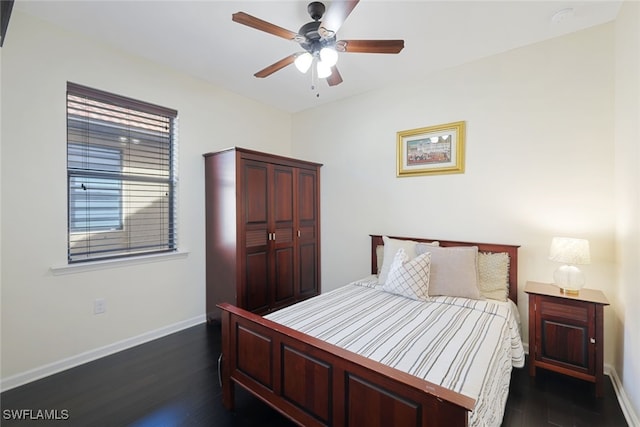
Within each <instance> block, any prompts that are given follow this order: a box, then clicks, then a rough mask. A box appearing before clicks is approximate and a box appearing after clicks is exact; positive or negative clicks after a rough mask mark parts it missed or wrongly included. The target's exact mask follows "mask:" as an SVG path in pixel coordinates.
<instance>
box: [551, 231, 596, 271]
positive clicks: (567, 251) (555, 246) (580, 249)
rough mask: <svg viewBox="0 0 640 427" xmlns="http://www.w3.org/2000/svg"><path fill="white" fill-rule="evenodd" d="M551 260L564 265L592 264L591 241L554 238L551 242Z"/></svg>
mask: <svg viewBox="0 0 640 427" xmlns="http://www.w3.org/2000/svg"><path fill="white" fill-rule="evenodd" d="M549 259H550V260H551V261H555V262H561V263H563V264H571V265H577V264H590V263H591V254H590V251H589V241H588V240H586V239H574V238H571V237H554V238H553V239H552V240H551V248H550V250H549Z"/></svg>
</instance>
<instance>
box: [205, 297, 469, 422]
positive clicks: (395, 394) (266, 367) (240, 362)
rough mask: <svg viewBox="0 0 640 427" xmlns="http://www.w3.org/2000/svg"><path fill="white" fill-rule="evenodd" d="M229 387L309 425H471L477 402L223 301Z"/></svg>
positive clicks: (229, 403)
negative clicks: (470, 421)
mask: <svg viewBox="0 0 640 427" xmlns="http://www.w3.org/2000/svg"><path fill="white" fill-rule="evenodd" d="M218 307H219V308H220V309H221V310H222V353H223V358H222V388H223V402H224V405H225V407H226V408H227V409H229V410H232V409H233V407H234V388H235V384H238V385H240V386H242V387H244V388H245V389H247V390H248V391H249V392H251V393H252V394H254V395H255V396H257V397H258V398H260V399H262V400H263V401H264V402H266V403H267V404H269V405H270V406H271V407H273V408H274V409H276V410H278V411H279V412H281V413H282V414H283V415H285V416H286V417H288V418H290V419H291V420H293V421H294V422H296V423H298V424H300V425H303V426H354V427H360V426H367V427H376V426H380V427H387V426H422V427H427V426H466V425H468V418H469V417H468V413H469V411H471V410H472V409H473V407H474V405H475V401H474V400H473V399H471V398H469V397H466V396H463V395H461V394H458V393H455V392H453V391H451V390H448V389H445V388H442V387H440V386H437V385H435V384H432V383H430V382H427V381H424V380H421V379H419V378H417V377H414V376H412V375H409V374H407V373H405V372H402V371H399V370H396V369H393V368H390V367H388V366H385V365H383V364H381V363H378V362H375V361H372V360H370V359H367V358H365V357H362V356H359V355H357V354H355V353H352V352H350V351H347V350H344V349H341V348H339V347H336V346H334V345H331V344H328V343H326V342H323V341H321V340H319V339H316V338H313V337H311V336H309V335H306V334H303V333H301V332H298V331H295V330H293V329H290V328H288V327H286V326H283V325H280V324H277V323H275V322H272V321H270V320H268V319H265V318H263V317H260V316H258V315H255V314H252V313H250V312H247V311H245V310H242V309H239V308H237V307H235V306H232V305H230V304H220V305H218Z"/></svg>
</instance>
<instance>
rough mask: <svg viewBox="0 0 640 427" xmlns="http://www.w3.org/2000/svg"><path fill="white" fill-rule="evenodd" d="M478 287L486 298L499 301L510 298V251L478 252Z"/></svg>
mask: <svg viewBox="0 0 640 427" xmlns="http://www.w3.org/2000/svg"><path fill="white" fill-rule="evenodd" d="M478 288H479V289H480V295H481V296H483V297H485V298H489V299H495V300H499V301H506V300H507V298H509V254H508V253H506V252H496V253H489V252H487V253H485V252H480V253H478Z"/></svg>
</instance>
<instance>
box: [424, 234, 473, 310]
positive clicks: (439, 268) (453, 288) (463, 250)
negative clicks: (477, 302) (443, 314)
mask: <svg viewBox="0 0 640 427" xmlns="http://www.w3.org/2000/svg"><path fill="white" fill-rule="evenodd" d="M427 252H430V253H431V276H430V277H429V295H430V296H434V295H445V296H450V297H464V298H472V299H480V290H479V289H478V247H477V246H450V247H445V248H440V247H433V246H426V245H422V244H418V245H416V253H417V254H418V255H419V254H423V253H427Z"/></svg>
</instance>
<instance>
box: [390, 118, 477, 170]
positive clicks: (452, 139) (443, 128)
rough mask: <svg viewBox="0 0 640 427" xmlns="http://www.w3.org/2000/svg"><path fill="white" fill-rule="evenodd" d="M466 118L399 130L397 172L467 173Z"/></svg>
mask: <svg viewBox="0 0 640 427" xmlns="http://www.w3.org/2000/svg"><path fill="white" fill-rule="evenodd" d="M464 145H465V122H463V121H462V122H453V123H446V124H443V125H436V126H429V127H424V128H419V129H410V130H405V131H400V132H398V133H397V169H396V171H397V176H398V177H403V176H420V175H439V174H449V173H464Z"/></svg>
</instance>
